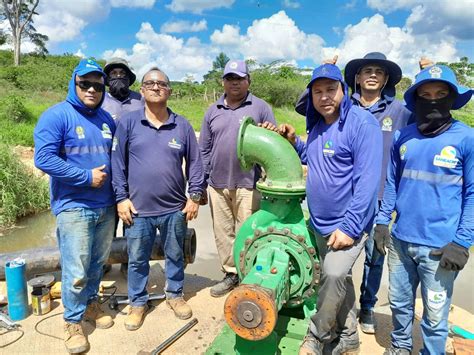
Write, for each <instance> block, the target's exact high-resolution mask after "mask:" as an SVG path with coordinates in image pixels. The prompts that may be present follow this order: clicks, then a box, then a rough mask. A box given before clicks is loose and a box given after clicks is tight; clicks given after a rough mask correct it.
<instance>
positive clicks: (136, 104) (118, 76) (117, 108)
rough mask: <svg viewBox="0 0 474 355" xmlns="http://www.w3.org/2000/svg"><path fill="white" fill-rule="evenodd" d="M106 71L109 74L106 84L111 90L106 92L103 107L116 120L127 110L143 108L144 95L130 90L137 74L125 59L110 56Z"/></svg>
mask: <svg viewBox="0 0 474 355" xmlns="http://www.w3.org/2000/svg"><path fill="white" fill-rule="evenodd" d="M104 72H105V74H107V80H106V82H105V84H106V85H107V86H108V87H109V91H108V93H107V94H105V98H104V104H103V105H102V108H103V109H104V110H105V111H107V112H108V113H110V114H111V115H112V118H113V119H114V120H117V119H119V118H120V116H122V115H123V114H124V113H125V112H130V111H135V110H139V109H141V108H143V105H144V102H143V100H142V96H141V95H140V94H139V93H138V92H135V91H132V90H130V86H132V84H133V83H134V82H135V80H136V76H135V74H134V73H133V71H132V70H131V69H130V66H129V64H128V62H127V61H126V60H125V59H122V58H110V59H109V60H108V61H107V63H106V64H105V67H104Z"/></svg>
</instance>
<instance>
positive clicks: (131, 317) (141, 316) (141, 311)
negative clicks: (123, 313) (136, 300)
mask: <svg viewBox="0 0 474 355" xmlns="http://www.w3.org/2000/svg"><path fill="white" fill-rule="evenodd" d="M146 311H148V305H146V304H145V305H143V306H130V307H129V309H128V315H127V318H126V319H125V328H126V329H127V330H137V329H138V328H140V327H141V326H142V324H143V321H144V320H145V313H146Z"/></svg>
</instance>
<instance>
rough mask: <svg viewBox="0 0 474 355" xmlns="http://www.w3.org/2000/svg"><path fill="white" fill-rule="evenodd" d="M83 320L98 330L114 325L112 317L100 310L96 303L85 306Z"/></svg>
mask: <svg viewBox="0 0 474 355" xmlns="http://www.w3.org/2000/svg"><path fill="white" fill-rule="evenodd" d="M83 319H84V320H85V321H86V322H89V323H91V324H92V325H93V326H94V327H96V328H98V329H107V328H110V327H111V326H113V325H114V321H113V319H112V317H111V316H109V315H108V314H106V313H105V312H104V311H103V310H102V308H100V305H99V303H98V302H92V303H90V304H88V305H87V308H86V313H84V318H83Z"/></svg>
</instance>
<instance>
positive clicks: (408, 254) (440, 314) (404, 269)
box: [388, 237, 457, 354]
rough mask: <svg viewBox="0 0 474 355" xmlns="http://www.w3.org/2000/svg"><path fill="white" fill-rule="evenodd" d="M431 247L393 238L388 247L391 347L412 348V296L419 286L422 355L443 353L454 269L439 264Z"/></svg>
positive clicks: (454, 274)
mask: <svg viewBox="0 0 474 355" xmlns="http://www.w3.org/2000/svg"><path fill="white" fill-rule="evenodd" d="M432 250H433V248H430V247H427V246H423V245H418V244H412V243H407V242H404V241H401V240H399V239H397V238H394V237H392V238H391V241H390V245H389V250H388V267H389V283H390V286H389V301H390V308H391V310H392V322H393V327H394V329H393V332H392V335H391V338H392V346H394V347H396V348H403V349H408V350H410V351H411V350H412V346H413V344H412V336H411V335H412V327H413V317H414V310H415V297H416V289H417V288H418V285H419V284H420V285H421V297H422V300H423V318H422V320H421V334H422V337H423V346H424V349H423V350H422V351H421V354H444V353H445V345H446V338H447V336H448V314H449V307H450V305H451V296H452V294H453V285H454V279H455V278H456V276H457V272H454V271H450V270H446V269H443V268H442V267H440V266H439V260H440V256H430V255H429V254H430V252H431V251H432Z"/></svg>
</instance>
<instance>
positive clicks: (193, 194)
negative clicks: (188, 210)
mask: <svg viewBox="0 0 474 355" xmlns="http://www.w3.org/2000/svg"><path fill="white" fill-rule="evenodd" d="M201 197H202V193H200V192H191V193H190V194H189V198H190V199H191V201H193V202H199V201H201Z"/></svg>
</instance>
